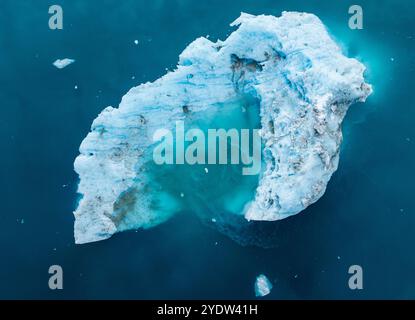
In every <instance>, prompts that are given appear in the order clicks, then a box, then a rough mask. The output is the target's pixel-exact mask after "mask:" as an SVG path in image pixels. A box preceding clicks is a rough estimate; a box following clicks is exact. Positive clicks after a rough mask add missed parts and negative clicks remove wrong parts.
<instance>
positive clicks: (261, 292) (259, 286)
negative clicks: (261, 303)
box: [255, 274, 273, 297]
mask: <svg viewBox="0 0 415 320" xmlns="http://www.w3.org/2000/svg"><path fill="white" fill-rule="evenodd" d="M272 287H273V286H272V283H271V281H269V279H268V278H267V277H266V276H265V275H263V274H261V275H259V276H258V277H257V278H256V282H255V295H256V296H257V297H265V296H267V295H269V294H270V293H271V290H272Z"/></svg>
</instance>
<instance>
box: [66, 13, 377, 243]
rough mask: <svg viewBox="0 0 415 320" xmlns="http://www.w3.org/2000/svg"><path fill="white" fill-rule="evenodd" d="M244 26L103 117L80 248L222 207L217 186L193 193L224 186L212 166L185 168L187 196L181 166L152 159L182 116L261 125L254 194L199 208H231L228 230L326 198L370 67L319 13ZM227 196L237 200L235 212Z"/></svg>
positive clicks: (91, 144)
mask: <svg viewBox="0 0 415 320" xmlns="http://www.w3.org/2000/svg"><path fill="white" fill-rule="evenodd" d="M232 26H234V27H235V28H236V30H235V31H234V32H233V33H231V34H230V35H229V37H228V38H227V39H226V40H224V41H217V42H212V41H210V40H208V39H206V38H204V37H201V38H198V39H196V40H195V41H194V42H192V43H191V44H190V45H189V46H188V47H187V48H186V49H185V50H184V51H183V52H182V54H181V55H180V57H179V63H178V66H177V68H176V70H174V71H172V72H168V73H167V74H166V75H165V76H163V77H161V78H160V79H158V80H156V81H154V82H152V83H145V84H142V85H139V86H137V87H135V88H132V89H131V90H130V91H129V92H128V93H127V94H126V95H125V96H124V97H123V99H122V101H121V103H120V105H119V107H118V108H113V107H107V108H106V109H104V110H103V111H102V112H101V114H100V115H99V116H98V117H97V118H96V119H95V120H94V122H93V124H92V128H91V132H90V133H89V134H88V135H87V137H86V138H85V139H84V141H83V142H82V144H81V147H80V155H79V156H78V157H77V159H76V160H75V163H74V167H75V171H76V172H77V173H78V175H79V178H80V181H79V187H78V192H79V194H80V195H81V199H80V201H79V204H78V207H77V209H76V211H75V213H74V214H75V227H74V234H75V241H76V243H80V244H81V243H88V242H93V241H98V240H104V239H107V238H109V237H111V236H112V235H113V234H114V233H116V232H119V231H123V230H128V229H139V228H150V227H153V226H156V225H158V224H160V223H162V222H164V221H166V220H167V219H169V218H170V217H171V216H172V215H174V214H175V213H176V212H179V211H180V210H183V209H186V208H188V207H189V206H191V205H192V204H195V203H197V202H198V201H200V202H211V201H210V200H209V199H207V201H206V199H204V197H209V195H208V191H204V192H203V193H200V194H198V195H196V194H195V195H193V197H192V196H190V198H191V200H189V199H188V195H189V192H190V191H191V190H193V191H195V190H197V189H203V187H202V186H201V184H204V185H205V186H206V190H212V189H216V188H214V187H212V184H213V185H214V183H213V182H212V181H209V179H210V180H212V179H213V180H215V179H217V177H218V176H215V174H216V173H215V172H214V171H213V172H212V170H211V169H209V174H206V173H207V172H208V170H207V169H205V170H206V171H203V170H202V171H203V172H202V173H201V176H200V177H196V178H195V177H193V176H192V177H190V175H193V173H195V170H196V169H194V168H189V167H184V168H180V169H178V171H174V172H178V173H176V174H177V175H180V177H181V178H183V177H185V176H186V170H190V171H189V172H191V174H189V178H183V179H184V180H185V183H186V185H189V184H192V182H194V183H195V185H193V186H192V187H191V189H189V190H190V191H189V190H187V191H186V192H181V191H180V190H179V189H175V185H177V184H180V183H175V182H174V181H173V182H172V181H171V179H172V175H173V176H174V174H173V173H172V172H173V171H170V172H169V171H166V172H165V171H163V170H164V169H161V168H155V167H154V166H153V164H152V161H153V160H152V150H153V148H154V141H153V139H152V137H153V134H154V133H155V132H156V131H157V130H158V129H160V128H167V129H171V130H174V125H175V123H176V121H184V122H185V123H186V124H188V125H189V126H192V125H197V126H201V127H203V126H205V127H207V126H209V125H210V124H212V123H214V124H215V125H219V124H218V123H221V124H223V123H226V122H227V121H228V123H229V126H232V122H233V121H236V120H235V119H239V118H238V117H240V119H242V120H241V121H242V122H243V123H244V124H246V123H251V124H252V123H256V122H257V123H256V124H252V126H254V125H257V126H258V128H260V136H261V140H262V145H263V147H262V157H263V166H262V171H261V173H260V175H259V176H258V177H257V178H256V179H254V180H252V179H251V180H249V181H248V182H246V184H247V185H249V187H247V188H245V189H244V188H242V187H241V189H239V188H236V189H233V188H229V187H228V188H225V189H223V190H216V191H217V192H220V193H221V195H220V196H218V195H215V199H221V201H219V200H218V202H217V203H215V204H212V207H209V206H208V205H206V207H203V206H201V207H198V206H197V205H196V204H195V208H197V209H196V210H198V211H200V212H201V211H206V212H208V211H209V214H211V215H214V214H215V212H216V213H217V211H221V214H222V216H221V217H222V220H220V219H219V220H218V222H217V223H221V221H223V219H226V215H232V214H235V215H240V216H243V217H244V218H245V219H246V220H248V221H276V220H281V219H284V218H287V217H289V216H292V215H295V214H298V213H299V212H301V211H303V210H304V209H305V208H307V207H308V206H309V205H311V204H313V203H314V202H316V201H317V200H318V199H320V198H321V196H322V195H323V194H324V193H325V190H326V187H327V184H328V182H329V180H330V178H331V176H332V175H333V173H334V172H335V171H336V170H337V167H338V163H339V150H340V145H341V141H342V132H341V125H342V121H343V119H344V117H345V114H346V112H347V110H348V108H349V107H350V106H351V105H352V104H353V103H356V102H363V101H365V100H366V98H367V97H368V96H369V95H370V94H371V92H372V88H371V86H370V85H369V84H367V83H366V82H365V79H364V72H365V66H364V65H363V64H362V63H360V62H359V61H358V60H356V59H351V58H348V57H346V56H344V55H343V53H342V51H341V49H340V47H339V46H338V45H337V44H336V43H335V41H333V39H332V38H331V37H330V35H329V33H328V32H327V30H326V28H325V26H324V25H323V23H322V22H321V21H320V20H319V18H318V17H316V16H315V15H313V14H307V13H298V12H283V13H282V15H281V17H274V16H266V15H260V16H254V15H249V14H245V13H242V14H241V16H240V17H239V18H238V19H237V20H236V21H235V22H233V23H232ZM247 108H248V109H249V110H248V112H246V109H247ZM243 117H247V118H248V120H247V119H245V118H243ZM217 119H220V121H219V120H217ZM215 121H218V123H215ZM237 121H239V120H237ZM166 170H168V169H166ZM218 170H221V169H218ZM203 173H205V175H206V176H205V177H202V174H203ZM217 174H218V175H219V176H220V175H221V174H222V175H223V174H225V176H222V178H223V177H224V181H225V182H224V184H226V183H229V186H232V183H233V185H239V182H238V183H236V182H235V181H234V180H233V176H232V174H228V173H226V172H225V173H223V172H217ZM229 175H230V176H231V177H230V178H229V181H228V182H226V181H227V178H228V176H229ZM176 178H177V177H176ZM169 179H170V180H169ZM186 179H188V180H186ZM192 179H193V180H192ZM203 179H205V180H203ZM206 179H207V180H206ZM176 181H177V180H176ZM197 183H199V185H197ZM243 183H245V182H240V184H243ZM186 185H184V186H183V188H185V187H186ZM219 189H220V188H219ZM231 189H232V190H231ZM227 190H230V191H229V192H231V193H232V195H231V197H232V199H237V200H235V201H236V202H237V204H235V205H229V201H227V198H226V193H227ZM212 192H213V191H212ZM191 193H192V192H191ZM222 194H224V195H223V196H222ZM185 201H192V202H187V203H186V202H185ZM212 203H213V202H212ZM215 221H216V220H215Z"/></svg>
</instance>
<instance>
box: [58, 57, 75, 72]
mask: <svg viewBox="0 0 415 320" xmlns="http://www.w3.org/2000/svg"><path fill="white" fill-rule="evenodd" d="M74 62H75V60H74V59H68V58H65V59H62V60H60V59H58V60H56V61H55V62H54V63H53V65H54V66H55V67H56V68H58V69H63V68H65V67H67V66H69V65H70V64H72V63H74Z"/></svg>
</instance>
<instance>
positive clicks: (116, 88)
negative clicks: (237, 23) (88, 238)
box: [0, 0, 415, 299]
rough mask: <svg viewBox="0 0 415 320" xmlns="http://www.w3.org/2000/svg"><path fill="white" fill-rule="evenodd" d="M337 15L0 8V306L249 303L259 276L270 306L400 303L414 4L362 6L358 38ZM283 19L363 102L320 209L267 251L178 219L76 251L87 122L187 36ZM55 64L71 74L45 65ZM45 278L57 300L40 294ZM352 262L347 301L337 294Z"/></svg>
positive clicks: (405, 267)
mask: <svg viewBox="0 0 415 320" xmlns="http://www.w3.org/2000/svg"><path fill="white" fill-rule="evenodd" d="M51 4H60V5H61V6H62V7H63V10H64V30H62V31H51V30H49V28H48V19H49V15H48V8H49V6H50V5H51ZM352 4H354V1H346V0H342V1H317V0H316V1H306V0H301V1H299V0H279V1H276V0H256V1H248V0H241V1H231V0H209V1H207V0H206V1H191V0H155V1H144V0H143V1H142V0H122V1H115V0H105V1H103V0H88V1H86V0H56V1H44V0H26V1H24V0H0V101H1V103H2V108H1V112H0V137H1V140H0V152H1V156H0V195H1V202H0V203H1V206H0V298H53V299H64V298H89V299H92V298H137V299H151V298H153V299H155V298H172V299H179V298H218V299H220V298H254V290H253V284H254V280H255V277H256V276H257V275H258V274H260V273H264V274H266V275H267V276H268V277H269V278H270V280H271V281H272V282H273V283H274V290H273V291H272V293H271V294H270V295H269V296H268V298H270V299H311V298H326V299H330V298H340V299H343V298H356V299H365V298H415V272H414V271H415V251H414V249H413V246H414V245H415V210H414V209H415V206H414V198H415V195H414V178H415V173H414V169H415V167H414V164H415V134H414V131H415V129H414V128H415V126H414V118H415V109H414V95H413V93H414V92H415V85H414V82H413V78H414V77H413V74H414V71H415V54H414V52H415V28H414V27H415V21H414V17H415V4H413V1H409V0H407V1H404V0H401V1H392V0H389V1H385V0H383V1H382V0H378V1H369V0H365V1H364V0H361V1H359V4H361V5H362V6H363V9H364V30H350V29H349V28H348V24H347V23H348V18H349V15H348V8H349V6H350V5H352ZM284 10H286V11H289V10H297V11H307V12H311V13H315V14H317V15H318V16H319V17H320V18H321V19H322V20H323V21H324V23H325V24H326V25H327V26H328V28H329V29H330V31H331V32H332V34H333V36H334V37H335V38H336V39H337V40H338V41H339V42H341V43H342V45H343V47H344V50H345V52H347V53H348V55H349V56H353V57H358V58H359V59H360V60H361V61H363V62H364V63H365V64H366V65H367V66H368V81H369V82H370V83H372V84H373V85H374V89H375V94H374V95H373V96H371V97H370V98H369V100H368V102H367V103H365V104H359V105H355V106H354V107H352V108H351V109H350V112H349V114H348V116H347V119H346V121H345V124H344V138H345V139H344V144H343V147H342V154H341V161H340V168H339V170H338V172H337V173H336V174H335V176H334V177H333V179H332V181H331V182H330V184H329V187H328V190H327V193H326V194H325V196H324V197H323V198H322V199H321V200H320V201H319V202H318V203H317V204H315V205H313V206H312V207H310V208H309V209H307V210H306V211H305V212H303V213H302V214H300V215H298V216H295V217H292V218H290V219H288V220H285V221H281V222H280V223H279V224H278V226H276V228H277V230H278V232H279V236H278V239H277V242H278V243H277V247H276V248H274V249H261V248H256V247H242V246H240V245H238V244H237V243H235V242H233V241H232V240H230V239H229V238H227V237H225V236H223V235H222V234H220V233H218V232H217V231H215V230H212V229H210V228H207V227H205V226H204V225H203V224H201V223H200V222H199V220H198V219H197V218H196V217H194V216H192V215H185V214H184V215H179V216H177V217H175V218H174V219H172V220H171V221H169V222H167V223H165V224H163V225H161V226H159V227H157V228H154V229H151V230H147V231H139V232H126V233H122V234H118V235H116V236H114V237H113V238H112V239H110V240H109V241H105V242H100V243H94V244H88V245H83V246H76V245H75V244H74V240H73V221H74V218H73V215H72V211H73V210H74V209H75V207H76V201H77V194H76V188H77V176H76V174H75V173H74V171H73V160H74V159H75V157H76V156H77V154H78V147H79V144H80V142H81V141H82V139H83V138H84V137H85V135H86V134H87V132H88V131H89V128H90V125H91V123H92V120H93V119H94V118H95V117H96V116H97V114H98V113H99V112H100V111H101V110H102V109H103V108H104V107H106V106H108V105H113V106H117V105H118V104H119V102H120V99H121V97H122V96H123V95H124V94H125V93H126V92H127V91H128V89H129V88H131V87H133V86H136V85H138V84H140V83H141V82H146V81H153V80H155V79H157V78H158V77H160V76H161V75H163V74H164V73H165V69H166V68H169V69H171V68H173V67H174V66H175V65H176V62H177V60H178V55H179V54H180V52H181V51H182V50H183V49H184V48H185V47H186V45H187V44H189V43H190V42H191V41H192V40H194V39H195V38H197V37H199V36H202V35H204V36H206V35H210V37H211V39H217V38H221V39H223V38H225V37H226V35H227V34H228V33H229V32H230V31H231V28H230V27H228V25H229V23H230V22H232V21H233V20H234V19H235V18H237V17H238V16H239V13H240V12H241V11H245V12H248V13H252V14H262V13H265V14H274V15H279V14H280V12H281V11H284ZM135 39H138V40H139V45H138V46H136V45H135V44H134V40H135ZM64 57H69V58H74V59H76V60H77V62H76V63H75V64H73V65H71V66H69V67H68V68H66V69H63V70H58V69H56V68H54V67H53V66H52V62H53V61H54V60H56V59H57V58H64ZM133 77H135V78H134V79H133ZM75 85H77V86H78V90H74V86H75ZM63 186H67V187H63ZM189 209H191V208H189ZM216 243H217V245H216ZM54 264H58V265H61V266H62V267H63V270H64V289H63V290H61V291H51V290H49V288H48V279H49V274H48V268H49V266H50V265H54ZM354 264H357V265H361V266H362V267H363V270H364V289H363V290H360V291H352V290H350V289H349V288H348V284H347V283H348V279H349V275H348V268H349V266H350V265H354Z"/></svg>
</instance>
